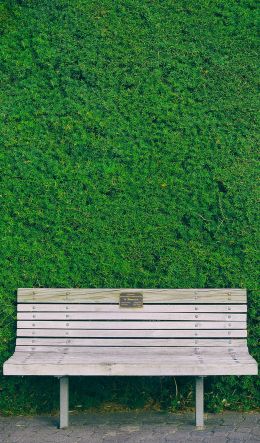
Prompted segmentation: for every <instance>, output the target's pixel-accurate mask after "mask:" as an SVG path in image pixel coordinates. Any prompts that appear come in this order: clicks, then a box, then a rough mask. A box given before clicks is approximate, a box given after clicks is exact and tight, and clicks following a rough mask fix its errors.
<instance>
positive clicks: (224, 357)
mask: <svg viewBox="0 0 260 443" xmlns="http://www.w3.org/2000/svg"><path fill="white" fill-rule="evenodd" d="M17 299H18V305H17V338H16V348H15V352H14V354H13V356H12V357H10V358H9V359H8V360H7V361H6V362H5V363H4V368H3V372H4V375H16V376H17V375H18V376H19V375H21V376H27V375H28V376H56V377H58V378H59V379H60V427H61V428H66V427H67V426H68V423H69V377H70V376H83V375H89V376H97V375H103V376H177V375H181V376H195V379H196V396H195V397H196V425H197V427H201V426H203V423H204V421H203V408H204V406H203V405H204V403H203V402H204V400H203V399H204V391H203V389H204V388H203V386H204V385H203V378H204V377H205V376H209V375H254V374H257V363H256V361H255V360H254V359H253V358H252V357H251V356H250V355H249V351H248V348H247V340H246V338H247V298H246V291H245V290H243V289H118V288H116V289H89V288H87V289H79V288H76V289H64V288H21V289H18V297H17ZM122 389H123V386H122Z"/></svg>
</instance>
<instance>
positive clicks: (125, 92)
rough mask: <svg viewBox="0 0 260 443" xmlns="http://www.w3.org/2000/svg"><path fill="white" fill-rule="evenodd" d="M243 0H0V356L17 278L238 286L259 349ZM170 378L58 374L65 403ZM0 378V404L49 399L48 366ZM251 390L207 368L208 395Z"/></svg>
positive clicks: (252, 91)
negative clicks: (67, 385) (44, 371)
mask: <svg viewBox="0 0 260 443" xmlns="http://www.w3.org/2000/svg"><path fill="white" fill-rule="evenodd" d="M256 4H257V3H256V1H254V0H248V1H243V0H242V1H228V0H223V1H215V2H209V1H206V0H205V1H203V0H202V1H200V2H195V1H192V0H189V1H185V0H176V1H175V2H172V1H168V0H165V1H164V2H160V1H156V0H154V1H144V0H142V1H141V0H132V1H131V0H124V1H120V0H119V1H117V2H113V1H112V0H103V1H98V0H96V1H94V0H76V1H74V2H69V1H68V0H52V1H51V0H41V1H40V0H38V1H33V0H31V1H30V0H24V1H22V0H20V1H14V0H3V1H2V3H1V5H0V32H1V48H0V50H1V81H2V82H1V85H2V86H1V88H2V89H1V103H2V104H1V117H0V119H1V121H0V125H1V134H2V138H1V151H0V167H1V176H0V181H1V187H0V189H1V192H0V195H1V206H0V226H1V249H0V251H1V252H0V275H1V286H0V303H1V304H0V309H1V329H0V334H1V341H0V347H1V348H0V351H1V352H0V355H1V356H0V359H1V361H0V363H1V364H2V363H3V362H4V360H6V359H7V358H8V357H9V356H10V355H11V353H12V352H13V349H14V342H15V328H16V321H15V316H16V307H15V301H16V289H17V287H32V286H47V287H48V286H49V287H55V286H58V287H120V286H121V287H165V288H167V287H176V288H182V287H187V288H189V287H246V288H248V289H249V307H250V309H249V324H250V329H249V334H250V339H249V344H250V351H251V353H252V355H253V356H254V357H255V358H257V359H258V360H259V348H257V340H258V338H259V323H257V311H258V312H259V310H260V306H259V304H260V303H259V296H258V295H257V287H258V286H257V281H258V273H257V259H258V256H257V247H256V245H257V240H258V235H257V229H258V214H257V208H256V199H257V186H256V183H257V173H258V170H257V166H258V164H257V152H256V146H257V139H258V132H257V121H256V109H257V104H258V97H257V94H256V90H257V89H256V87H257V67H258V64H257V38H256ZM176 383H177V390H176V384H175V381H174V379H173V378H165V379H159V378H136V379H131V378H130V379H129V378H112V379H110V378H107V379H105V378H94V379H89V378H83V379H73V380H72V386H73V389H71V391H72V393H71V408H76V407H77V406H78V407H79V405H81V406H80V407H82V408H89V407H91V408H106V405H108V404H112V405H113V404H114V405H117V407H122V408H128V407H130V408H143V407H146V408H152V407H154V408H157V409H158V408H161V409H171V410H176V409H180V408H184V407H190V406H192V405H193V404H194V400H193V395H192V383H193V380H192V379H189V378H187V379H186V378H176ZM0 386H1V391H2V392H1V395H0V410H1V412H2V413H17V412H18V413H28V412H43V411H51V410H54V409H55V408H57V407H58V386H57V381H55V380H53V379H49V378H42V379H40V380H39V379H37V378H33V377H30V378H28V379H27V378H26V377H25V378H12V377H9V378H7V377H5V378H2V379H1V385H0ZM259 392H260V390H259V380H257V378H256V377H242V378H237V377H217V378H216V379H215V378H213V377H210V378H209V379H207V380H206V408H207V409H208V410H221V409H223V408H233V409H250V408H255V407H257V406H259V403H260V402H259ZM176 393H177V395H176ZM118 405H119V406H118Z"/></svg>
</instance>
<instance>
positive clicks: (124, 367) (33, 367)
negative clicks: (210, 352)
mask: <svg viewBox="0 0 260 443" xmlns="http://www.w3.org/2000/svg"><path fill="white" fill-rule="evenodd" d="M10 360H11V359H10ZM4 373H5V375H49V376H51V375H53V376H59V377H60V376H67V375H71V376H73V375H75V376H81V375H82V376H83V375H104V376H105V375H106V376H109V375H110V376H112V375H114V376H177V375H182V376H203V375H205V376H209V375H255V374H257V365H256V363H255V362H252V363H251V362H249V363H241V364H236V363H231V362H228V363H224V362H221V364H219V362H216V361H213V362H212V363H208V362H205V363H203V364H200V363H198V362H195V361H190V362H186V363H185V364H182V362H180V361H179V360H178V359H176V360H174V359H173V361H171V362H170V363H167V364H166V363H165V362H163V363H160V362H156V361H153V364H151V365H149V364H147V363H140V364H138V365H136V364H127V363H114V364H102V363H100V364H97V363H93V364H87V365H82V364H77V363H66V364H64V365H63V364H61V363H58V364H53V363H52V364H49V363H48V364H44V365H43V364H42V363H28V364H19V363H18V362H17V363H13V362H12V361H10V362H6V363H5V364H4Z"/></svg>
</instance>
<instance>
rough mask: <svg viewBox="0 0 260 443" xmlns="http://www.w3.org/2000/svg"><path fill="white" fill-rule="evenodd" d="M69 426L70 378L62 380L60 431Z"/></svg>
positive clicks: (62, 378)
mask: <svg viewBox="0 0 260 443" xmlns="http://www.w3.org/2000/svg"><path fill="white" fill-rule="evenodd" d="M68 426H69V377H61V378H60V429H64V428H67V427H68Z"/></svg>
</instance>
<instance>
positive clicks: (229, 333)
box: [17, 328, 247, 338]
mask: <svg viewBox="0 0 260 443" xmlns="http://www.w3.org/2000/svg"><path fill="white" fill-rule="evenodd" d="M17 337H81V338H84V337H105V338H112V337H130V338H133V337H141V338H154V337H161V338H163V337H164V338H185V337H186V338H188V337H194V338H199V337H201V338H203V337H204V338H221V337H222V338H233V337H237V338H242V337H247V330H246V329H234V330H232V329H226V330H224V329H219V330H210V329H208V330H206V329H205V330H203V329H196V330H195V329H190V330H181V329H180V330H177V329H175V330H174V329H172V330H170V329H169V330H160V329H158V330H155V329H150V330H149V329H147V330H145V329H143V330H129V329H125V330H124V329H121V330H116V329H111V330H110V331H108V330H107V329H67V330H66V329H38V328H35V329H33V328H32V329H17Z"/></svg>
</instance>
